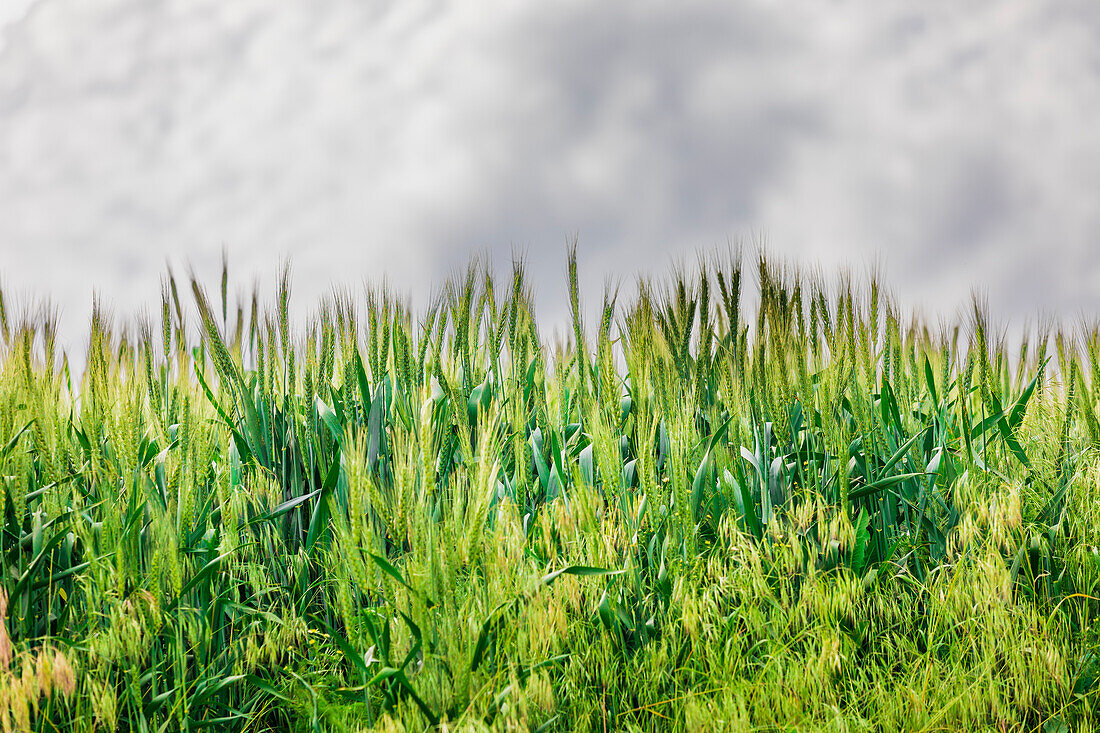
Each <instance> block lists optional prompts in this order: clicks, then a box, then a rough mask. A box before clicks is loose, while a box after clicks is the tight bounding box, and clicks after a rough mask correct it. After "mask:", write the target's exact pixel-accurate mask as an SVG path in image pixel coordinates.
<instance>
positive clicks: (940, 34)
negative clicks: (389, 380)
mask: <svg viewBox="0 0 1100 733" xmlns="http://www.w3.org/2000/svg"><path fill="white" fill-rule="evenodd" d="M914 8H915V6H912V5H909V4H903V3H874V4H871V3H852V2H842V3H830V4H821V3H817V2H809V0H806V1H805V2H796V3H784V4H771V3H764V2H757V3H746V4H739V5H738V6H736V7H735V6H732V5H730V4H727V3H718V2H714V3H710V2H689V3H685V4H677V5H676V6H675V7H673V6H669V5H666V4H660V3H656V2H604V3H581V2H565V3H515V2H505V1H504V0H499V1H497V2H491V3H480V4H477V5H476V6H475V5H470V4H450V3H438V2H402V3H377V4H376V3H369V4H368V3H358V2H351V1H350V0H341V1H338V0H327V1H326V2H316V3H308V4H306V3H283V4H272V3H268V2H265V1H263V0H234V2H232V3H224V2H220V1H215V0H199V1H195V0H167V1H166V2H161V3H155V4H153V3H145V2H141V1H140V0H84V1H83V2H81V3H79V4H76V5H73V4H71V3H63V2H59V1H58V0H39V2H38V3H37V4H36V5H35V6H34V8H33V9H32V10H31V11H30V12H29V13H28V14H27V15H26V17H25V18H23V19H22V20H18V21H16V22H14V23H12V24H11V25H9V26H8V28H7V32H6V34H5V38H6V42H5V44H4V45H3V46H0V201H2V202H3V215H2V216H0V276H2V277H3V278H4V281H5V283H6V284H7V285H8V286H9V287H10V286H11V285H13V284H14V285H16V286H17V287H18V288H19V289H22V290H24V291H28V292H33V293H35V294H43V293H47V292H48V293H50V294H51V295H52V297H53V298H54V299H55V301H57V302H59V303H61V304H62V305H63V306H64V308H65V311H66V314H67V322H66V331H65V332H66V333H67V334H69V335H70V336H75V335H78V334H80V333H81V332H82V329H83V321H82V319H83V314H84V313H85V312H86V310H87V304H88V303H89V302H90V298H91V291H92V289H93V288H98V289H100V290H101V291H102V292H104V293H105V294H106V295H108V296H109V297H110V298H111V299H113V300H114V301H115V302H116V303H117V305H118V308H119V310H121V311H123V312H133V311H135V310H136V309H137V308H139V307H141V306H147V307H150V308H155V306H156V297H157V289H158V275H159V274H160V272H161V271H162V269H163V264H164V261H165V258H166V257H169V258H172V259H173V260H174V261H176V262H181V261H183V260H184V259H191V260H193V261H194V262H195V263H196V264H197V266H198V267H199V269H200V271H203V272H207V273H211V274H212V273H213V272H215V270H216V267H217V264H216V263H217V260H218V258H219V253H220V250H221V247H222V246H223V245H224V246H226V247H228V249H229V251H230V253H231V263H232V265H233V266H234V267H235V268H236V269H237V271H238V272H239V273H243V274H244V275H245V277H244V279H243V281H244V282H247V281H248V280H249V279H250V276H251V275H252V274H253V273H255V274H258V275H260V276H261V277H262V279H263V280H265V281H266V282H270V280H271V277H272V273H273V272H274V270H275V268H276V266H277V264H278V262H279V261H280V260H281V258H282V256H283V255H284V254H292V255H293V257H294V261H295V273H296V293H297V297H298V298H299V300H300V301H312V299H313V298H314V297H316V296H317V295H318V294H319V293H321V292H324V291H325V290H326V289H327V287H328V285H329V283H330V282H331V281H337V282H344V283H351V284H355V283H357V282H358V281H359V280H361V279H363V278H374V279H376V278H378V277H379V276H380V274H382V273H387V274H388V275H389V280H390V282H391V283H392V284H394V285H396V286H397V287H399V288H401V289H403V290H406V291H411V292H414V293H416V294H419V295H423V294H426V292H427V286H428V285H429V284H430V283H432V282H435V283H438V281H439V280H440V278H442V277H443V276H444V275H446V274H447V273H448V271H449V270H450V269H451V268H453V267H455V266H458V265H460V264H462V263H464V262H465V261H466V259H467V257H468V256H469V255H470V254H471V253H472V252H477V251H479V250H481V249H482V248H488V250H489V251H490V253H491V255H492V257H493V259H494V260H495V261H497V262H498V263H500V264H502V265H506V263H507V261H508V259H509V258H510V255H511V252H512V251H513V247H514V246H520V247H526V248H527V250H528V259H529V262H530V264H531V266H532V274H533V275H535V276H536V279H537V280H538V290H539V292H540V294H541V295H542V296H543V298H542V300H543V302H544V304H545V305H546V307H547V311H546V314H545V315H546V316H547V317H548V319H549V320H553V318H555V317H560V316H561V315H562V314H563V313H564V309H563V307H562V302H563V301H562V298H561V296H562V294H563V292H564V287H563V286H564V257H563V253H564V246H563V245H564V242H565V239H566V237H567V236H568V235H570V234H571V233H573V232H577V233H578V234H579V236H580V247H581V258H582V266H585V267H586V268H587V269H586V270H585V279H584V282H585V284H586V286H587V287H588V288H589V290H590V292H591V296H590V300H595V299H596V297H597V294H596V291H597V290H598V288H599V286H600V284H601V283H602V279H603V278H604V276H605V275H608V274H611V275H621V276H623V277H627V278H629V277H630V275H631V273H633V272H636V271H639V270H641V271H646V270H648V271H650V272H660V271H661V270H662V269H664V268H665V267H666V266H667V265H668V264H669V262H670V261H671V258H673V257H678V256H682V255H684V254H690V253H692V252H695V251H697V250H699V249H707V248H710V247H713V246H716V245H722V244H723V243H724V242H725V241H726V240H727V238H728V237H731V236H732V237H735V238H736V237H738V236H741V235H750V234H752V233H753V232H760V231H762V232H764V233H766V235H767V238H768V241H769V243H770V245H771V247H772V248H773V249H774V250H776V251H778V252H781V253H789V254H790V255H792V256H796V257H812V258H815V259H819V260H821V261H823V262H824V263H826V264H827V265H830V266H831V265H833V264H836V263H839V262H843V261H849V262H856V263H859V262H860V261H862V260H865V259H867V258H869V257H874V256H876V255H877V254H880V253H885V264H886V271H887V276H888V278H889V279H890V280H891V281H892V282H894V283H895V284H896V285H897V289H898V290H899V292H900V293H901V295H902V296H903V297H904V299H905V300H906V301H907V302H910V303H918V302H926V303H929V304H935V303H939V304H943V305H944V306H945V307H944V308H943V309H944V310H946V311H948V312H949V311H950V310H951V309H953V308H954V307H955V305H956V304H958V303H960V302H963V301H965V300H966V298H967V296H968V294H969V290H970V287H971V285H972V284H979V285H982V286H984V287H986V288H987V289H988V290H989V292H990V296H991V301H992V303H993V305H994V306H995V307H997V308H999V309H1001V310H1003V311H1004V312H1005V313H1010V314H1014V315H1021V314H1027V313H1031V312H1033V311H1035V310H1036V309H1038V308H1046V309H1055V310H1060V311H1062V312H1063V313H1065V314H1066V315H1068V316H1072V315H1074V313H1075V311H1076V309H1078V308H1083V307H1087V308H1090V309H1092V310H1093V311H1096V310H1098V309H1100V295H1098V294H1097V291H1096V290H1095V287H1094V286H1093V285H1092V283H1094V282H1096V280H1097V276H1098V275H1100V255H1098V254H1097V251H1098V247H1097V246H1096V245H1097V244H1098V242H1097V235H1096V233H1097V232H1098V231H1100V207H1098V206H1097V204H1096V203H1095V192H1096V191H1097V189H1098V186H1097V184H1098V183H1100V180H1098V179H1100V132H1097V130H1098V129H1100V128H1097V127H1096V125H1095V120H1097V119H1100V51H1098V50H1097V47H1096V44H1095V43H1093V40H1092V39H1094V38H1096V37H1098V34H1100V9H1098V8H1100V6H1096V5H1095V4H1093V3H1091V2H1084V1H1083V0H1078V1H1076V2H1064V3H1060V4H1058V5H1056V6H1049V5H1037V4H1033V3H1027V2H1023V1H1022V0H1020V1H1017V2H1002V3H993V2H980V3H965V4H963V3H948V2H932V3H925V4H922V5H920V6H919V8H916V9H914ZM12 17H15V16H14V15H13V16H12ZM2 22H3V19H2V18H0V23H2Z"/></svg>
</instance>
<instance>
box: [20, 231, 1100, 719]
mask: <svg viewBox="0 0 1100 733" xmlns="http://www.w3.org/2000/svg"><path fill="white" fill-rule="evenodd" d="M562 259H563V268H562V269H563V276H562V278H561V288H562V289H563V290H567V291H568V295H569V298H568V300H569V303H570V306H571V308H570V310H571V313H572V321H571V324H568V326H567V327H568V329H569V331H568V333H567V335H566V336H565V337H561V338H559V339H557V341H556V343H548V342H547V341H545V340H544V338H543V335H544V334H545V329H542V330H540V328H539V325H538V324H537V323H536V319H535V313H534V312H533V309H532V295H531V288H530V283H529V279H528V277H527V276H526V275H525V273H524V268H523V264H522V262H517V263H516V264H515V265H514V267H513V271H512V272H511V273H509V274H508V275H507V276H503V277H496V278H495V276H494V275H493V273H492V272H491V271H490V269H489V268H487V267H486V266H484V265H481V264H477V263H475V264H472V265H470V266H469V268H468V269H467V270H466V271H465V273H464V274H459V275H456V276H454V277H453V278H452V280H451V281H450V282H449V283H447V284H446V285H445V286H441V289H440V290H439V291H438V293H439V294H438V297H437V298H435V300H434V301H433V303H434V304H433V305H432V306H431V307H429V308H425V309H423V311H422V312H413V311H412V310H411V308H410V306H409V305H408V304H407V303H408V301H407V300H405V299H402V298H399V297H397V296H395V295H394V294H393V293H392V292H389V291H387V290H385V289H384V288H379V289H373V290H371V289H366V290H364V292H362V293H357V294H354V295H353V294H350V293H349V292H347V291H342V290H337V291H335V292H334V293H333V294H332V295H331V296H330V297H328V298H326V299H324V300H323V301H322V302H320V303H317V304H316V310H315V316H314V317H313V318H312V319H311V320H309V321H308V322H306V323H304V324H303V323H302V322H301V321H299V320H298V319H292V318H291V316H290V299H291V292H290V290H291V279H292V278H291V277H290V274H289V270H287V271H285V274H284V276H283V277H282V279H281V282H280V281H278V278H276V280H277V281H276V282H275V283H274V287H273V290H274V291H275V295H274V299H273V300H272V302H267V301H266V299H264V298H261V297H259V295H258V294H257V292H256V291H253V294H252V296H251V298H249V297H247V296H245V297H243V299H241V300H240V301H239V303H240V304H239V305H237V304H236V303H235V302H234V298H233V297H232V288H231V287H230V286H229V278H228V272H227V271H226V270H224V269H223V274H222V278H221V283H220V287H218V284H217V283H212V284H210V285H211V287H209V288H207V287H205V286H204V284H203V283H202V282H199V281H196V280H195V279H194V277H192V278H189V281H188V279H183V278H179V279H177V278H175V277H173V276H171V274H168V275H166V277H165V279H164V285H163V302H161V303H151V304H149V305H150V307H151V312H153V313H154V314H155V315H153V316H151V317H146V318H143V319H140V320H135V321H134V322H132V323H124V324H117V323H112V319H110V318H109V317H108V316H107V315H106V314H105V311H104V310H103V309H102V308H96V310H95V313H94V315H93V317H92V319H91V324H90V330H89V332H88V333H87V340H86V341H85V342H84V344H85V345H80V346H78V347H77V348H78V349H80V350H81V351H80V353H79V357H80V358H79V359H77V358H75V357H74V358H73V361H74V362H79V363H81V364H86V368H84V369H83V373H78V372H75V371H73V370H71V369H70V368H69V358H68V357H67V356H66V354H64V353H63V352H62V349H61V348H60V345H59V344H58V343H57V338H56V332H57V318H56V316H55V315H54V311H52V310H50V309H48V308H35V307H31V306H29V305H28V304H21V303H13V302H10V299H9V302H8V303H6V305H2V306H0V316H2V318H0V326H2V333H0V338H2V341H0V343H2V344H3V345H2V346H0V487H2V494H0V499H2V502H3V518H2V529H0V541H2V542H0V547H2V558H3V560H2V562H3V565H2V579H0V583H2V589H0V618H2V619H3V624H0V729H2V730H3V731H5V732H6V731H12V730H35V731H68V730H77V731H82V730H103V731H115V730H118V731H141V732H143V733H144V732H146V731H150V732H152V731H178V730H186V731H198V730H209V731H221V730H247V731H263V730H293V731H343V730H373V729H377V730H385V731H425V730H447V731H457V730H542V731H566V730H592V731H611V730H692V731H694V730H733V731H738V730H761V731H787V730H823V731H824V730H827V731H871V730H883V731H895V730H921V731H947V730H968V731H973V730H989V731H1016V730H1021V731H1043V733H1053V732H1058V733H1061V732H1064V731H1071V730H1072V731H1086V730H1095V729H1097V727H1100V713H1098V712H1097V711H1098V709H1100V692H1098V687H1097V680H1098V678H1100V656H1098V646H1100V644H1098V642H1100V639H1098V634H1097V630H1096V628H1095V627H1094V626H1093V624H1092V621H1093V619H1094V618H1095V617H1096V616H1097V614H1098V613H1100V587H1098V586H1100V552H1098V550H1097V547H1098V546H1100V491H1098V490H1097V483H1098V481H1100V412H1098V409H1100V404H1098V401H1100V331H1098V329H1097V327H1095V326H1093V325H1091V324H1088V323H1087V322H1086V323H1084V324H1083V325H1080V326H1076V327H1074V328H1070V329H1065V330H1063V329H1059V328H1058V327H1055V326H1053V325H1052V326H1051V327H1049V328H1046V329H1043V328H1039V329H1032V330H1031V331H1030V332H1029V333H1030V335H1029V336H1028V337H1027V338H1026V339H1025V340H1023V342H1022V344H1021V345H1020V346H1019V348H1017V347H1016V345H1015V344H1018V343H1020V342H1019V341H1018V340H1013V341H1012V343H1013V344H1014V345H1013V346H1012V348H1011V350H1009V347H1008V346H1007V343H1008V339H1007V338H1006V337H1005V335H1004V332H1002V331H997V330H996V329H995V328H994V327H993V326H992V325H991V324H992V322H993V320H991V319H992V315H991V314H990V313H988V311H987V310H986V309H985V308H984V307H983V306H982V304H981V300H980V299H976V300H975V304H974V306H973V308H971V309H970V311H969V312H967V313H962V314H960V315H959V316H958V318H957V321H956V322H954V323H951V322H948V323H934V324H930V323H927V322H924V321H922V320H920V319H918V318H912V317H910V316H906V315H902V313H901V311H900V310H899V309H898V307H897V306H896V305H895V304H894V301H893V300H892V299H891V298H890V297H888V296H887V294H886V290H885V289H884V288H883V287H882V286H881V284H880V283H879V282H877V281H876V280H875V279H874V278H872V277H870V276H868V277H867V278H866V279H864V280H860V279H859V278H854V277H843V276H837V277H834V278H829V277H824V276H821V275H817V274H812V273H808V272H800V271H799V270H798V269H796V268H795V267H793V266H791V265H788V264H779V263H776V262H775V261H774V260H769V259H768V258H767V257H766V256H764V255H760V254H754V255H752V256H751V257H745V258H744V259H742V257H741V256H740V255H739V254H737V253H735V252H734V253H723V254H721V255H719V256H714V257H711V258H710V259H709V260H708V261H707V264H706V266H705V267H702V266H701V267H699V268H697V269H696V270H695V271H693V272H691V273H690V274H689V273H688V272H687V270H680V271H675V270H670V272H668V273H667V274H666V275H665V276H663V277H662V278H658V279H656V280H650V281H643V282H641V283H640V284H639V287H638V288H637V290H636V293H635V292H634V291H633V290H632V295H631V296H630V297H629V298H627V297H625V296H624V297H621V298H618V297H616V294H615V290H614V288H608V289H607V294H606V295H605V296H604V301H603V304H602V310H601V311H600V313H601V314H602V315H600V316H599V317H598V322H596V321H597V319H596V318H593V319H590V320H591V322H586V321H585V319H584V318H582V314H583V313H585V312H586V311H585V304H583V303H581V302H580V300H579V297H578V283H577V266H576V250H575V249H573V250H571V251H568V252H567V253H566V254H565V255H564V256H563V258H562ZM227 295H228V296H229V297H227ZM2 303H3V300H2V298H0V304H2ZM297 305H298V304H297V303H296V302H295V307H297ZM592 305H596V304H592ZM593 312H595V311H594V309H593ZM542 325H543V326H545V325H546V324H542ZM540 334H543V335H540ZM85 348H86V351H83V349H85ZM71 353H75V352H71Z"/></svg>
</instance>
